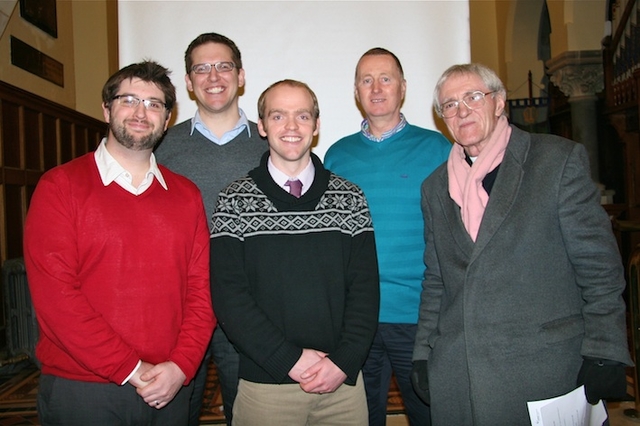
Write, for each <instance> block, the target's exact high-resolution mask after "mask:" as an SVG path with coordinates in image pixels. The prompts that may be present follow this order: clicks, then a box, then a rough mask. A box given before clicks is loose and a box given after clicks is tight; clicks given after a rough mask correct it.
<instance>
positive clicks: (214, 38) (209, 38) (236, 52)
mask: <svg viewBox="0 0 640 426" xmlns="http://www.w3.org/2000/svg"><path fill="white" fill-rule="evenodd" d="M207 43H218V44H224V45H225V46H227V47H228V48H229V49H231V59H232V60H233V63H234V64H235V65H236V68H237V69H241V68H242V55H241V54H240V49H238V46H236V44H235V43H234V42H233V40H231V39H230V38H228V37H225V36H223V35H222V34H217V33H204V34H200V35H199V36H198V37H196V38H195V40H193V41H192V42H191V44H189V47H187V50H186V52H184V64H185V68H186V70H187V74H189V73H190V72H191V67H192V66H193V59H191V53H192V52H193V49H195V48H196V47H198V46H202V45H203V44H207Z"/></svg>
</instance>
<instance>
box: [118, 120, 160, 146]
mask: <svg viewBox="0 0 640 426" xmlns="http://www.w3.org/2000/svg"><path fill="white" fill-rule="evenodd" d="M109 129H110V130H111V133H113V136H115V138H116V140H117V141H118V142H119V143H120V145H122V146H124V147H125V148H128V149H131V150H134V151H144V150H147V149H153V147H154V146H155V145H156V143H157V142H158V141H159V140H160V138H162V135H163V134H164V130H160V131H159V130H155V131H153V132H152V133H150V134H148V135H146V136H142V137H140V138H138V139H136V137H135V136H134V135H132V134H131V133H129V132H128V131H127V128H126V127H125V125H124V123H121V124H120V125H117V124H115V123H109Z"/></svg>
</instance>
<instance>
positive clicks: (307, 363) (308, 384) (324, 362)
mask: <svg viewBox="0 0 640 426" xmlns="http://www.w3.org/2000/svg"><path fill="white" fill-rule="evenodd" d="M289 377H291V378H292V379H293V380H295V381H296V382H298V383H299V384H300V387H301V388H302V390H303V391H305V392H307V393H318V394H323V393H331V392H334V391H335V390H336V389H338V388H339V387H340V385H341V384H342V383H344V381H345V380H346V379H347V375H346V374H345V373H344V372H343V371H342V370H341V369H340V368H339V367H338V366H337V365H335V364H334V363H333V361H331V360H330V359H329V358H327V354H326V353H324V352H321V351H316V350H314V349H303V350H302V355H301V356H300V358H299V359H298V362H296V363H295V365H294V366H293V368H292V369H291V370H290V371H289Z"/></svg>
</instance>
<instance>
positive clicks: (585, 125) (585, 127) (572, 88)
mask: <svg viewBox="0 0 640 426" xmlns="http://www.w3.org/2000/svg"><path fill="white" fill-rule="evenodd" d="M546 65H547V68H548V71H547V74H549V75H550V76H551V82H552V83H554V84H555V85H556V86H558V87H559V88H560V90H561V91H562V93H564V94H565V95H566V96H568V97H569V103H570V104H571V123H572V125H571V128H572V132H573V139H574V140H575V141H576V142H580V143H582V144H583V145H584V146H585V148H586V149H587V152H588V153H589V162H590V166H591V177H592V178H593V180H594V182H596V183H599V182H600V179H599V177H600V174H599V170H598V168H599V167H598V126H597V122H598V121H597V119H598V117H597V109H596V100H597V97H596V93H598V92H601V91H602V90H604V69H603V66H602V52H601V51H600V50H580V51H572V52H563V53H561V54H560V55H558V56H556V57H555V58H551V59H549V60H548V61H547V63H546Z"/></svg>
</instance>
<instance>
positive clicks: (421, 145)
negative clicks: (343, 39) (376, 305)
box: [324, 48, 451, 426]
mask: <svg viewBox="0 0 640 426" xmlns="http://www.w3.org/2000/svg"><path fill="white" fill-rule="evenodd" d="M405 90H406V81H405V79H404V73H403V71H402V65H401V64H400V61H399V60H398V58H397V57H396V56H395V55H394V54H393V53H392V52H390V51H388V50H386V49H382V48H373V49H371V50H369V51H367V52H366V53H365V54H364V55H363V56H362V57H361V58H360V60H359V62H358V65H357V67H356V79H355V96H356V100H357V101H358V104H359V105H360V106H361V108H362V110H363V111H364V112H365V114H366V118H365V120H364V121H363V122H362V130H361V131H360V132H358V133H355V134H353V135H350V136H347V137H345V138H343V139H341V140H339V141H338V142H336V143H335V144H334V145H333V146H331V148H330V149H329V150H328V152H327V154H326V156H325V159H324V161H325V167H326V168H327V169H329V170H331V171H333V172H334V173H336V174H338V175H340V176H343V177H345V178H347V179H349V180H350V181H352V182H354V183H356V184H357V185H358V186H360V188H362V190H363V191H364V193H365V195H366V197H367V200H368V202H369V206H370V209H371V216H372V219H373V226H374V229H375V239H376V246H377V251H378V263H379V268H380V314H379V324H378V330H377V333H376V336H375V339H374V342H373V346H372V348H371V351H370V353H369V356H368V358H367V360H366V362H365V365H364V367H363V370H362V371H363V375H364V381H365V387H366V391H367V402H368V406H369V424H370V425H371V426H379V425H384V424H385V421H386V407H387V394H388V391H389V384H390V380H391V374H392V372H393V373H395V376H396V380H397V382H398V386H399V388H400V392H401V393H402V398H403V401H404V405H405V408H406V412H407V417H408V418H409V422H410V424H411V425H421V426H424V425H428V424H430V415H429V407H428V406H427V405H426V404H424V403H423V402H422V401H421V400H420V399H419V398H418V396H417V395H416V394H415V392H414V390H413V387H412V385H411V380H410V376H411V367H412V365H411V357H412V352H413V346H414V339H415V333H416V324H417V322H418V307H419V304H420V292H421V288H422V287H421V283H422V278H423V274H424V263H423V260H422V256H423V254H424V249H425V243H424V237H423V235H424V234H423V233H424V224H423V220H422V213H421V210H420V185H421V184H422V181H423V180H424V179H425V178H427V176H429V175H430V174H431V172H432V171H433V170H435V169H436V168H437V167H438V166H439V165H440V164H442V163H443V162H444V161H446V159H447V157H448V155H449V151H450V149H451V144H450V143H449V141H447V139H445V138H444V137H443V136H442V134H440V133H438V132H434V131H431V130H426V129H422V128H420V127H417V126H412V125H410V124H409V123H407V121H406V119H405V118H404V115H403V114H402V113H400V107H401V105H402V101H403V99H404V95H405Z"/></svg>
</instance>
